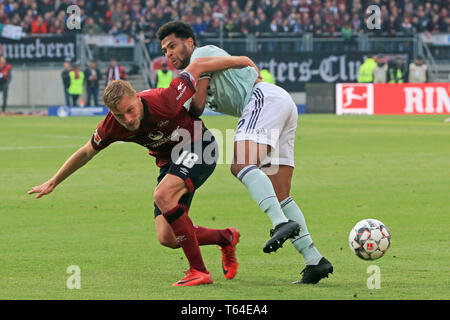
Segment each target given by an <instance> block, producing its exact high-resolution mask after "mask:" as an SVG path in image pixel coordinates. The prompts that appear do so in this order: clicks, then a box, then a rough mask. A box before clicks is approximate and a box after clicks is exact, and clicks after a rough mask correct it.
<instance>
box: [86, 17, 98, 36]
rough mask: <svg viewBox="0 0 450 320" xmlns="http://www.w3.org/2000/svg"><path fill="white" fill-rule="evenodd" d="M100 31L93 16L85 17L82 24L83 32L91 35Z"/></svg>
mask: <svg viewBox="0 0 450 320" xmlns="http://www.w3.org/2000/svg"><path fill="white" fill-rule="evenodd" d="M101 31H102V29H101V28H100V26H99V25H98V24H97V23H95V20H94V18H92V17H89V18H87V19H86V22H85V24H84V26H83V33H85V34H88V35H91V36H93V35H97V34H100V32H101Z"/></svg>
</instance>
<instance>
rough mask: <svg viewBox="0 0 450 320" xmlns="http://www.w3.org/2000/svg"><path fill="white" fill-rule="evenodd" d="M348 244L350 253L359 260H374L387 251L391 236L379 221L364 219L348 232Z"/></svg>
mask: <svg viewBox="0 0 450 320" xmlns="http://www.w3.org/2000/svg"><path fill="white" fill-rule="evenodd" d="M348 243H349V245H350V249H351V250H352V252H353V253H354V254H356V255H357V256H358V257H360V258H361V259H364V260H376V259H379V258H381V257H382V256H383V255H384V254H385V253H386V251H387V250H388V249H389V245H390V244H391V234H390V233H389V230H388V229H387V228H386V226H385V225H384V224H383V223H382V222H381V221H378V220H375V219H364V220H361V221H360V222H358V223H357V224H356V225H355V226H354V227H353V229H352V230H351V231H350V235H349V236H348Z"/></svg>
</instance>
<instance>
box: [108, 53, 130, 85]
mask: <svg viewBox="0 0 450 320" xmlns="http://www.w3.org/2000/svg"><path fill="white" fill-rule="evenodd" d="M113 80H127V74H126V72H125V68H124V67H122V66H119V65H118V63H117V59H115V58H112V59H111V61H110V63H109V67H108V68H107V69H106V85H108V84H109V83H110V82H111V81H113Z"/></svg>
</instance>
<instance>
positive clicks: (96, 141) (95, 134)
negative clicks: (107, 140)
mask: <svg viewBox="0 0 450 320" xmlns="http://www.w3.org/2000/svg"><path fill="white" fill-rule="evenodd" d="M94 142H95V143H96V144H97V145H99V144H100V142H102V138H100V135H99V134H98V132H97V130H95V132H94Z"/></svg>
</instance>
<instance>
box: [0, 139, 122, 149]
mask: <svg viewBox="0 0 450 320" xmlns="http://www.w3.org/2000/svg"><path fill="white" fill-rule="evenodd" d="M122 143H125V141H116V142H114V143H112V144H111V146H114V145H118V144H122ZM82 146H83V144H66V145H62V146H10V147H0V151H11V150H39V149H64V148H77V147H78V148H81V147H82Z"/></svg>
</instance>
